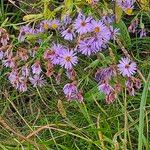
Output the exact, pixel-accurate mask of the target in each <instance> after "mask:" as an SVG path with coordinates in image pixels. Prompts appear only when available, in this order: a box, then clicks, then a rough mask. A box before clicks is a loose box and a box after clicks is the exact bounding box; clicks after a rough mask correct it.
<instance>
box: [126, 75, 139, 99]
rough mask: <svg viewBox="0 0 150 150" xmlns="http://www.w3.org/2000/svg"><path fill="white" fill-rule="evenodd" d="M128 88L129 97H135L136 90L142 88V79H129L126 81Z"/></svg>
mask: <svg viewBox="0 0 150 150" xmlns="http://www.w3.org/2000/svg"><path fill="white" fill-rule="evenodd" d="M126 88H127V91H128V93H129V95H131V96H134V95H135V90H137V89H140V88H141V81H140V79H138V78H134V77H128V79H127V81H126Z"/></svg>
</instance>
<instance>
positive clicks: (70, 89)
mask: <svg viewBox="0 0 150 150" xmlns="http://www.w3.org/2000/svg"><path fill="white" fill-rule="evenodd" d="M63 91H64V94H65V96H66V98H67V99H68V100H72V99H76V96H77V93H78V89H77V86H76V85H75V84H74V83H68V84H66V85H65V86H64V88H63Z"/></svg>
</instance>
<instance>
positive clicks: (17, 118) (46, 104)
mask: <svg viewBox="0 0 150 150" xmlns="http://www.w3.org/2000/svg"><path fill="white" fill-rule="evenodd" d="M55 5H58V4H57V3H55ZM13 7H14V8H13V9H15V11H11V12H9V11H10V10H9V8H10V6H9V5H8V4H7V5H4V1H3V0H1V1H0V26H1V25H2V26H3V27H5V28H7V29H8V30H9V31H10V33H11V36H12V37H13V35H14V34H15V30H14V29H16V28H17V29H18V25H20V24H24V22H23V20H22V17H23V16H24V15H25V13H24V12H26V10H28V11H27V12H26V13H30V11H31V12H32V11H33V12H40V11H41V8H42V3H41V2H39V1H38V3H35V4H34V3H33V4H30V3H29V2H25V1H20V6H19V8H16V7H15V6H13ZM101 7H103V6H101ZM27 8H28V9H27ZM31 8H33V10H32V9H31ZM84 10H85V11H86V12H93V10H92V8H90V9H87V7H86V6H85V7H84ZM73 13H74V12H73ZM94 13H95V12H94ZM95 15H96V14H95ZM144 19H145V18H144ZM123 20H125V19H124V18H123ZM145 20H147V22H150V20H148V19H145ZM145 22H146V21H145ZM147 22H146V23H147ZM128 24H130V23H129V22H128V21H127V20H125V23H123V22H120V23H119V24H118V25H117V26H120V28H121V32H122V34H121V39H122V40H124V42H125V44H124V45H125V47H126V48H127V50H128V52H129V53H130V54H131V56H132V57H133V58H134V60H135V61H136V62H137V63H138V67H139V69H140V71H141V72H142V74H143V76H144V77H147V76H148V73H149V68H150V57H149V56H150V42H149V41H150V38H149V37H147V38H142V39H139V38H138V37H137V36H135V37H134V36H133V37H132V36H130V35H128V33H127V28H126V25H128ZM147 26H148V23H147ZM58 40H60V39H58ZM14 43H15V40H14ZM111 48H112V49H113V52H114V53H115V54H117V56H116V59H118V58H120V57H121V56H122V52H121V51H120V48H118V47H117V45H116V44H115V43H113V44H111ZM41 51H42V46H41ZM38 56H39V57H40V54H39V55H38ZM101 58H102V59H101V61H100V62H94V64H93V60H92V59H85V58H84V57H81V58H80V65H79V66H78V67H77V68H76V70H78V80H79V86H80V87H81V88H82V89H83V90H84V103H79V102H77V101H72V102H68V101H67V100H66V99H65V97H64V95H63V94H62V88H63V85H64V84H65V83H67V79H66V77H65V76H62V82H61V84H60V85H57V84H55V82H54V80H53V79H47V82H48V84H47V85H46V86H45V87H43V88H33V87H29V90H28V91H27V92H25V93H19V92H18V91H16V90H15V89H14V88H12V87H11V86H10V84H9V82H8V80H7V78H6V72H7V70H5V69H3V67H2V65H1V64H0V85H1V86H0V117H2V118H3V119H4V120H1V118H0V149H2V150H12V149H13V150H24V149H25V150H34V149H39V150H99V149H100V150H127V149H129V150H136V149H138V150H142V149H144V150H149V149H150V146H149V145H150V137H149V134H150V94H149V90H148V88H149V85H150V75H149V76H148V78H147V80H146V81H147V82H146V83H143V82H142V88H141V89H140V90H139V91H137V93H136V95H135V97H132V96H129V95H127V91H126V89H125V88H123V90H122V91H121V93H120V94H119V95H118V96H117V98H116V101H115V102H114V103H113V104H111V105H107V104H106V103H105V100H104V95H103V94H102V93H100V92H99V91H98V90H97V83H96V82H95V80H94V72H95V71H96V69H97V68H99V67H103V66H106V65H107V64H109V62H110V61H111V60H112V59H111V57H110V56H109V55H108V51H107V52H106V56H104V57H102V56H101ZM87 66H89V68H87V69H86V70H83V68H85V67H87ZM2 69H3V70H2ZM136 76H138V74H137V75H136ZM121 82H122V81H121ZM4 122H5V123H4Z"/></svg>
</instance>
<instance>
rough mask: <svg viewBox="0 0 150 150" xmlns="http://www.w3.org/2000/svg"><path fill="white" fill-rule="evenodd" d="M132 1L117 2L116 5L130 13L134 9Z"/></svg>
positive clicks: (119, 0)
mask: <svg viewBox="0 0 150 150" xmlns="http://www.w3.org/2000/svg"><path fill="white" fill-rule="evenodd" d="M134 2H135V1H134V0H117V4H118V5H119V6H120V7H121V8H122V9H123V10H124V11H130V10H132V9H133V8H134V6H133V4H134Z"/></svg>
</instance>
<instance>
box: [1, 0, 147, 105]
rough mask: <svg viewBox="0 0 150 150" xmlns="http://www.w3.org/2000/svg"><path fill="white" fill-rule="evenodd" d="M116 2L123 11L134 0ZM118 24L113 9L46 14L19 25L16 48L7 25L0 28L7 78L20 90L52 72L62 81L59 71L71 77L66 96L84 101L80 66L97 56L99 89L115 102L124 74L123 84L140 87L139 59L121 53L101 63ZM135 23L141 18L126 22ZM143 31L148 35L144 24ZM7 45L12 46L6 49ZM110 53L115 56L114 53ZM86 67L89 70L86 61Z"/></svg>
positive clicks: (41, 82)
mask: <svg viewBox="0 0 150 150" xmlns="http://www.w3.org/2000/svg"><path fill="white" fill-rule="evenodd" d="M87 2H88V3H89V4H90V5H91V6H92V7H96V5H97V4H98V1H97V0H90V1H89V0H88V1H87ZM116 3H117V4H118V5H119V6H120V7H121V8H122V9H123V10H124V11H129V9H133V8H134V6H133V5H134V1H116ZM114 24H115V19H114V15H113V14H112V13H109V12H107V13H106V12H105V13H103V14H102V15H99V16H97V17H95V16H94V15H92V14H91V13H84V12H82V11H76V12H75V14H73V15H72V16H71V15H65V16H63V17H61V16H59V17H58V18H57V19H52V18H47V19H44V20H40V21H38V22H36V24H35V25H34V26H31V25H30V24H28V25H25V26H21V27H20V30H19V34H18V43H19V44H20V45H22V47H18V48H17V49H15V50H14V48H13V46H12V45H11V42H9V34H8V33H7V31H6V30H5V29H3V28H0V60H1V62H2V65H3V66H4V67H6V68H9V69H10V70H9V73H8V80H9V81H10V83H11V85H12V86H13V87H14V88H16V89H17V90H18V91H20V92H26V91H27V90H28V87H29V86H33V87H43V86H45V85H47V84H49V82H48V79H49V78H50V79H52V78H53V79H55V82H56V84H60V83H61V76H65V78H67V79H66V80H67V82H66V84H64V85H63V88H62V91H63V93H64V96H65V98H66V99H67V100H69V101H71V100H78V101H79V102H83V100H84V88H82V86H81V85H80V82H79V80H80V79H79V78H78V67H79V66H80V63H81V60H82V59H83V58H84V59H87V60H92V61H93V62H98V64H96V65H95V66H96V67H95V68H94V67H93V68H94V69H93V70H92V71H93V72H94V71H95V69H96V70H97V72H96V73H95V72H94V73H95V77H92V78H94V79H95V81H96V84H97V88H98V90H99V92H102V93H104V94H105V99H106V103H107V104H110V103H112V102H114V101H115V99H116V97H117V95H118V94H119V93H120V91H121V88H122V85H121V83H119V82H118V78H120V77H121V78H122V79H123V80H124V81H125V82H124V86H126V88H127V90H128V92H129V94H130V95H135V90H137V89H139V88H140V80H139V79H138V78H136V77H134V75H135V74H136V71H137V68H138V67H137V64H136V63H135V62H133V61H132V60H130V59H129V58H127V57H126V58H125V57H123V58H121V60H120V61H109V62H106V63H105V67H104V66H103V67H102V66H101V67H100V66H99V65H100V62H101V60H102V59H101V56H102V53H105V55H107V56H109V51H108V48H109V47H111V45H113V43H115V42H116V39H118V35H120V29H118V28H116V27H115V26H114ZM137 24H138V21H137V20H134V21H133V22H132V23H131V25H130V26H129V28H128V29H129V30H130V32H132V33H135V31H136V26H137ZM140 36H141V37H142V36H145V31H144V29H143V28H142V31H141V33H140ZM110 43H111V44H110ZM23 45H25V46H23ZM5 46H8V47H10V48H7V50H5ZM27 47H30V48H29V49H27ZM100 55H101V56H100ZM109 58H110V60H113V58H114V56H109ZM115 59H116V58H115ZM93 62H92V63H93ZM92 63H91V64H92ZM93 64H94V63H93ZM93 64H92V65H93ZM92 65H91V66H92ZM91 66H90V67H91ZM88 67H89V66H88ZM88 67H87V68H88ZM90 67H89V68H90ZM82 70H83V71H86V69H85V67H84V68H83V69H82ZM93 72H92V75H93ZM46 80H47V81H46Z"/></svg>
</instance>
